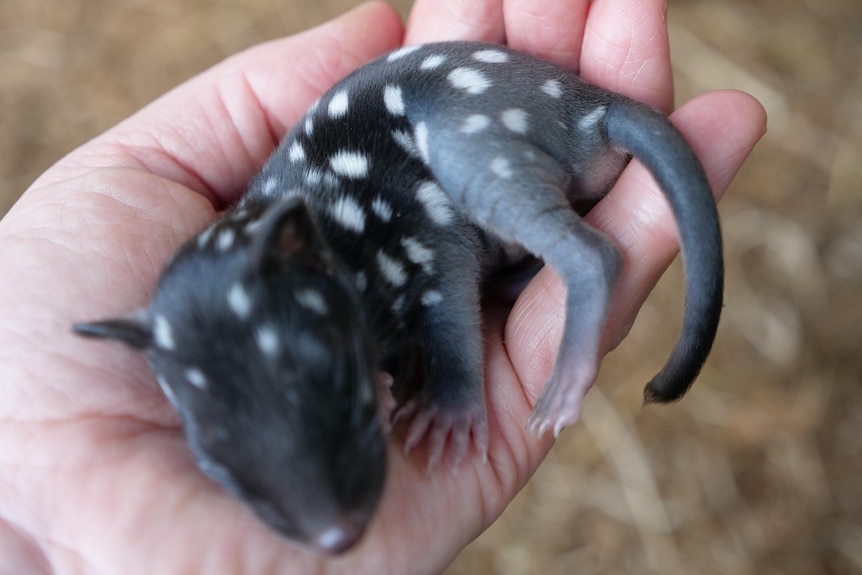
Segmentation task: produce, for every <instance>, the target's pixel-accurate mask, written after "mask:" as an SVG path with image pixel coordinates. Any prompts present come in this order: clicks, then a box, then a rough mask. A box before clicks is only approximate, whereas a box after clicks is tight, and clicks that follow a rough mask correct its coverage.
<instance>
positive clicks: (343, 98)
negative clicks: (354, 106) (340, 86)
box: [327, 90, 350, 118]
mask: <svg viewBox="0 0 862 575" xmlns="http://www.w3.org/2000/svg"><path fill="white" fill-rule="evenodd" d="M349 107H350V99H349V98H348V97H347V90H340V91H338V92H336V93H335V94H333V95H332V99H330V100H329V106H328V107H327V111H328V112H329V117H330V118H340V117H342V116H344V115H345V114H346V113H347V110H348V108H349Z"/></svg>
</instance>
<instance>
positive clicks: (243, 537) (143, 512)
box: [0, 0, 764, 574]
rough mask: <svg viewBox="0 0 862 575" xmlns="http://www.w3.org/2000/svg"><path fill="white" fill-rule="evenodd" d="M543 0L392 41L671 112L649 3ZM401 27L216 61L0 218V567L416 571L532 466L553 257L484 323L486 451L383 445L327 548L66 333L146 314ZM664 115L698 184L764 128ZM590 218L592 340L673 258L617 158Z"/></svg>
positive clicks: (369, 16)
mask: <svg viewBox="0 0 862 575" xmlns="http://www.w3.org/2000/svg"><path fill="white" fill-rule="evenodd" d="M540 4H543V5H542V6H541V7H540V8H537V6H538V4H537V3H535V2H528V1H526V0H520V1H515V0H506V1H505V2H504V1H502V0H479V1H476V0H448V1H435V0H417V3H416V5H415V7H414V10H413V14H412V17H411V20H410V22H409V23H408V26H407V30H406V37H405V40H406V42H408V43H415V42H420V41H431V40H454V39H479V40H489V41H498V42H502V41H504V40H505V41H507V42H508V43H509V45H511V46H512V47H514V48H516V49H520V50H523V51H526V52H530V53H533V54H536V55H538V56H541V57H544V58H546V59H550V60H552V61H554V62H556V63H558V64H561V65H565V66H568V67H570V68H574V69H579V70H580V73H581V74H582V75H583V76H584V77H585V78H586V79H587V80H588V81H590V82H593V83H595V84H598V85H601V86H604V87H607V88H610V89H613V90H616V91H619V92H623V93H626V94H628V95H630V96H632V97H634V98H636V99H640V100H642V101H646V102H647V103H650V104H653V105H655V106H657V107H660V108H662V109H664V110H666V111H669V110H670V108H671V101H672V91H671V76H670V65H669V60H668V48H667V37H666V31H665V28H664V20H663V13H662V10H663V5H664V3H663V2H661V1H658V0H649V1H643V0H600V1H597V2H593V3H592V4H590V3H589V2H587V1H586V0H561V1H559V2H556V3H553V5H550V4H552V3H540ZM544 4H547V5H544ZM588 11H589V15H588V14H587V13H588ZM369 30H373V33H369ZM402 34H404V30H403V29H402V26H401V24H400V22H399V21H398V19H397V17H396V15H395V14H394V12H393V11H392V10H391V9H390V8H388V7H386V6H384V5H382V4H371V5H366V6H364V7H362V8H359V9H357V10H356V11H354V12H351V13H350V14H348V15H345V16H344V17H342V18H339V19H338V20H336V21H333V22H331V23H329V24H327V25H324V26H323V27H321V28H318V29H315V30H312V31H310V32H308V33H305V34H302V35H298V36H295V37H291V38H287V39H283V40H278V41H275V42H270V43H268V44H265V45H262V46H258V47H255V48H252V49H251V50H249V51H246V52H244V53H242V54H239V55H237V56H234V57H233V58H230V59H228V60H226V61H225V62H223V63H221V64H219V65H217V66H216V67H214V68H213V69H211V70H209V71H207V72H205V73H204V74H202V75H200V76H199V77H197V78H195V79H193V80H191V81H189V82H188V83H186V84H184V85H182V86H180V87H179V88H177V89H176V90H174V91H172V92H171V93H169V94H167V95H166V96H164V97H163V98H161V99H159V100H158V101H156V102H154V103H153V104H151V105H150V106H148V107H146V108H145V109H144V110H142V111H140V112H139V113H137V114H136V115H134V116H132V117H131V118H129V119H128V120H126V121H125V122H123V123H121V124H120V125H118V126H117V127H115V128H113V129H112V130H109V131H108V132H106V133H105V134H103V135H101V136H99V137H98V138H96V139H95V140H93V141H92V142H90V143H88V144H86V145H85V146H82V147H81V148H79V149H78V150H76V151H75V152H73V153H72V154H70V155H69V156H67V157H66V158H64V159H63V160H61V161H60V162H58V163H57V164H56V165H55V166H54V167H52V168H51V169H50V170H49V171H48V172H46V173H45V174H44V175H43V176H42V177H40V178H39V179H38V180H37V181H36V182H35V183H34V184H33V186H32V187H31V188H30V189H29V190H28V191H27V193H26V194H25V196H24V197H23V198H22V199H21V200H20V201H19V203H18V204H17V205H16V206H15V207H14V208H13V210H12V211H11V212H10V213H9V214H8V216H7V217H6V218H5V219H4V220H3V221H2V222H0V261H3V262H4V265H5V266H6V270H5V272H4V274H3V276H2V278H0V318H2V323H0V453H2V454H3V459H2V464H0V557H2V558H4V559H6V558H8V561H9V565H8V566H7V565H2V567H5V568H7V569H8V570H9V572H12V573H33V574H38V573H50V572H54V571H56V572H58V573H63V572H104V573H138V572H139V573H160V574H161V573H165V574H171V573H184V572H195V573H197V572H213V573H248V574H257V573H294V572H295V573H306V572H322V571H325V572H332V573H339V572H349V573H364V572H368V573H372V572H373V573H435V572H439V571H441V570H442V569H443V568H444V567H445V566H446V565H447V564H448V563H449V562H450V561H451V560H452V558H453V557H454V556H455V554H457V553H458V551H460V550H461V549H462V548H463V547H464V546H465V545H466V544H467V543H468V542H469V541H470V540H472V539H473V538H474V537H475V536H476V535H477V534H478V533H480V532H481V531H482V530H484V529H485V528H486V527H487V526H488V525H490V523H492V522H493V521H494V520H495V519H496V518H497V517H498V516H499V514H500V513H501V512H502V511H503V509H504V508H505V507H506V505H507V504H508V503H509V501H510V500H511V499H512V497H513V496H514V495H515V493H517V491H518V490H519V489H520V487H521V486H522V485H523V484H524V482H525V481H526V480H527V479H528V478H529V477H530V475H531V474H532V473H533V471H534V470H535V469H536V467H537V466H538V464H539V463H540V462H541V460H542V458H543V457H544V455H545V454H546V453H547V450H548V449H549V447H550V444H551V442H550V440H549V439H548V438H541V439H537V438H533V437H531V436H529V435H528V434H527V433H526V431H525V425H524V424H525V422H526V420H527V417H528V415H529V411H530V408H531V406H532V404H533V403H534V401H535V400H536V398H537V397H538V394H539V392H540V391H541V387H542V386H543V385H544V382H545V381H546V379H547V377H548V374H549V372H550V369H551V366H552V364H553V360H554V357H555V354H556V350H557V346H558V343H559V337H560V333H561V329H562V324H561V319H562V310H563V309H564V305H563V302H564V291H565V290H564V288H563V286H562V284H561V283H560V282H559V281H558V280H557V279H556V277H555V276H554V274H553V273H552V272H551V271H550V270H544V271H542V272H541V273H540V274H539V276H538V277H537V278H536V279H535V280H534V281H533V282H532V283H531V284H530V286H528V288H527V290H526V291H525V292H524V293H523V294H522V295H521V297H520V298H519V300H518V302H517V303H516V305H515V307H514V308H513V309H512V310H511V311H509V310H504V309H498V308H495V309H489V310H488V311H487V314H486V334H485V336H486V356H487V367H486V377H487V381H486V388H487V394H488V412H489V430H490V434H491V435H490V444H489V453H488V457H489V462H488V464H482V463H481V461H479V460H478V459H477V460H476V461H468V462H465V463H464V464H462V466H461V467H460V468H459V469H458V470H457V471H458V473H457V474H456V475H453V474H451V473H450V472H449V471H448V470H446V469H444V468H441V469H438V470H437V471H436V472H434V473H432V474H430V475H429V474H427V473H426V472H425V468H424V465H423V464H422V462H421V461H416V460H414V459H412V458H405V457H403V456H402V455H400V452H401V450H400V449H399V448H397V447H394V448H392V449H390V467H389V477H388V479H387V486H386V491H385V493H384V497H383V500H382V502H381V507H380V509H379V512H378V515H377V517H376V518H375V520H374V521H373V523H372V526H371V528H370V530H369V532H368V533H367V534H366V536H365V538H364V540H363V541H362V542H361V543H360V545H359V546H358V547H357V548H356V549H354V550H353V551H351V552H350V553H348V554H347V555H345V556H343V557H339V558H337V559H324V558H321V557H319V556H316V555H313V554H310V553H307V552H305V551H302V550H300V549H297V548H295V547H293V546H291V545H289V544H288V543H286V542H285V541H284V540H283V539H281V538H280V537H279V536H277V535H276V534H274V533H273V532H272V531H270V530H269V529H268V528H267V527H265V526H264V524H263V523H262V522H260V521H258V520H257V519H256V518H255V517H254V515H253V514H252V513H251V512H249V511H248V510H247V509H246V507H245V506H244V505H242V504H241V503H239V502H238V501H236V500H234V499H233V498H231V497H229V496H228V495H226V494H225V493H224V492H222V491H221V490H220V489H219V488H218V487H217V486H215V485H214V484H212V483H211V482H209V481H208V480H207V479H205V478H204V476H203V475H202V474H201V473H200V472H199V471H198V470H197V469H196V468H195V466H194V463H193V462H192V460H191V458H190V457H189V455H188V452H187V449H186V446H185V443H184V440H183V437H182V434H181V430H180V428H179V421H178V419H177V417H176V415H175V414H174V412H173V411H172V409H171V408H170V407H169V405H168V404H167V401H166V400H165V398H164V396H163V395H162V393H161V391H160V390H159V389H158V387H157V386H156V385H155V382H154V381H153V379H152V375H151V372H150V370H149V369H148V368H147V366H146V365H145V363H144V361H143V359H142V358H141V357H139V356H138V355H136V354H135V353H133V352H130V351H127V350H125V349H121V348H119V347H117V348H110V349H108V348H106V347H104V346H94V345H92V344H90V343H87V342H83V341H80V340H78V339H76V338H74V337H73V336H71V335H70V334H69V326H70V325H71V323H72V322H74V321H77V320H80V319H84V318H90V317H101V316H116V315H123V314H125V313H127V312H128V311H129V310H132V309H135V308H136V307H139V306H142V305H144V304H145V303H146V301H147V299H148V294H150V293H151V291H152V288H153V286H154V285H155V283H156V279H157V277H158V275H159V273H160V272H161V269H162V266H163V264H164V262H165V261H166V260H167V259H168V257H170V255H171V254H172V253H173V252H174V250H175V249H176V248H177V247H178V246H179V245H180V244H181V243H183V242H184V241H185V240H186V239H187V238H188V237H189V236H191V235H192V234H193V233H194V232H196V231H197V230H200V229H201V228H203V227H204V226H205V224H206V223H207V222H209V221H211V220H212V219H213V218H214V217H215V215H216V211H217V210H219V209H221V208H223V207H225V206H226V205H228V204H230V203H231V202H233V201H234V200H235V199H236V198H237V197H238V195H239V194H240V193H241V191H242V189H243V187H244V186H245V184H246V183H247V182H248V180H249V179H250V178H251V177H252V175H253V174H254V173H255V172H256V170H257V169H258V168H259V167H260V166H261V165H262V164H263V162H264V161H265V159H266V158H267V157H268V155H269V154H270V153H271V151H272V150H273V148H274V146H275V145H276V143H277V141H278V140H279V138H280V137H281V136H282V135H284V133H285V132H286V131H287V129H288V127H289V126H291V125H292V124H293V123H294V122H295V121H296V120H297V118H299V116H300V115H301V114H302V113H303V112H304V111H305V109H306V108H307V107H308V105H310V103H311V102H312V101H313V100H314V99H315V98H316V97H317V96H318V95H319V94H320V93H322V92H323V91H324V90H326V89H327V88H328V87H329V86H330V85H331V84H333V83H334V82H335V81H336V80H337V79H339V78H340V77H341V76H343V75H344V74H346V73H347V72H349V71H350V70H352V69H353V68H355V67H357V66H359V65H361V64H363V63H364V62H365V61H367V60H369V59H371V58H372V57H374V56H376V55H378V54H381V53H383V52H385V51H387V50H389V49H392V48H395V47H397V46H398V45H399V44H400V43H401V41H402ZM672 119H673V120H674V122H675V123H676V124H677V126H678V127H679V128H680V130H681V131H682V132H683V133H684V134H685V135H686V137H687V139H688V140H689V142H690V143H691V144H692V146H693V148H694V149H695V151H696V152H697V153H698V155H699V156H700V158H701V160H702V161H703V162H704V165H705V168H706V171H707V173H708V174H709V176H710V180H711V183H712V185H713V187H714V189H715V190H716V192H718V193H720V192H722V191H723V190H724V189H725V188H726V187H727V185H728V183H729V181H730V179H731V178H732V176H733V175H734V174H735V172H736V170H737V169H738V168H739V165H740V164H741V162H742V160H743V159H744V158H745V156H746V155H747V153H748V151H749V150H750V149H751V147H752V146H753V145H754V143H755V142H756V140H757V139H758V138H759V137H760V136H761V135H762V133H763V127H764V115H763V111H762V109H761V108H760V107H759V105H757V104H756V102H754V101H753V100H752V99H751V98H749V97H747V96H744V95H742V94H739V93H734V92H718V93H712V94H707V95H704V96H702V97H700V98H698V99H696V100H694V101H692V102H689V103H688V104H686V105H685V106H683V107H682V108H680V109H679V110H678V111H677V112H675V113H674V115H673V116H672ZM588 220H589V221H590V222H591V223H592V224H593V225H595V226H596V227H597V228H599V229H601V230H602V231H603V232H605V233H606V234H607V235H608V236H609V237H611V238H612V239H613V240H614V241H615V242H616V243H617V245H618V246H619V247H620V248H621V249H622V251H623V254H624V257H625V261H626V263H627V265H626V267H625V269H624V270H623V274H622V276H621V277H620V280H619V285H618V288H617V290H616V292H615V299H614V303H613V307H612V311H611V316H610V318H609V321H608V327H607V330H606V345H605V347H606V348H610V347H611V346H612V344H614V343H615V342H616V341H618V340H619V339H621V337H622V335H623V334H624V333H625V331H626V330H627V328H628V326H629V325H630V324H631V322H632V321H633V320H634V315H635V313H636V311H637V309H638V308H639V307H640V305H641V303H642V302H643V299H644V298H645V297H646V294H647V293H648V292H649V290H650V289H651V288H652V286H653V285H654V283H655V281H657V279H658V277H659V276H660V274H661V273H662V271H663V270H664V269H665V268H666V267H667V265H668V264H669V262H670V261H671V259H672V258H673V256H674V254H675V252H676V240H675V232H674V230H675V226H674V224H673V220H672V218H671V216H670V213H669V211H668V210H667V208H666V204H665V201H664V199H663V197H662V195H661V193H660V192H659V191H658V190H657V188H656V187H655V184H654V183H653V181H652V179H651V177H649V176H648V174H647V173H646V171H645V170H643V169H642V168H641V167H640V166H639V165H636V164H635V165H632V166H630V167H629V168H628V169H627V170H626V172H625V173H624V174H623V176H622V178H621V179H620V181H619V183H618V184H617V186H616V187H615V189H614V190H613V192H612V193H611V194H610V195H609V196H608V197H607V198H606V199H605V200H603V201H602V202H601V203H600V204H599V205H598V206H597V207H596V208H595V209H594V210H593V211H592V212H591V213H590V215H589V217H588ZM635 264H636V265H635ZM504 341H505V342H506V343H505V346H504V344H503V342H504ZM12 561H16V563H12Z"/></svg>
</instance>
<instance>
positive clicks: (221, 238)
mask: <svg viewBox="0 0 862 575" xmlns="http://www.w3.org/2000/svg"><path fill="white" fill-rule="evenodd" d="M234 238H236V232H235V231H233V228H226V229H224V230H222V232H221V233H220V234H219V235H218V239H217V240H216V247H217V248H218V249H219V250H221V251H225V250H228V249H230V247H231V246H232V245H233V240H234Z"/></svg>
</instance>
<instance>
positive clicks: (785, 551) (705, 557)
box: [0, 0, 862, 575]
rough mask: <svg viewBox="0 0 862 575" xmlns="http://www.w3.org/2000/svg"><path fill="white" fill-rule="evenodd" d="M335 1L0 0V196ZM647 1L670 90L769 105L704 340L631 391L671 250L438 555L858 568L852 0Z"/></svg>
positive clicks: (859, 146) (861, 125)
mask: <svg viewBox="0 0 862 575" xmlns="http://www.w3.org/2000/svg"><path fill="white" fill-rule="evenodd" d="M355 4H357V2H355V1H349V0H329V1H326V0H324V1H317V0H279V1H278V2H276V1H274V0H179V1H178V0H125V1H124V2H113V1H109V0H0V215H2V214H3V213H5V211H6V209H8V207H9V206H11V205H12V203H13V202H14V201H15V200H16V198H17V197H18V196H19V195H20V194H21V193H22V192H23V191H24V190H25V189H26V188H27V186H28V185H29V184H30V182H32V181H33V179H35V177H36V176H37V175H38V174H39V173H41V172H42V171H43V170H44V169H46V168H47V167H49V166H50V165H51V164H52V163H53V162H55V161H56V160H57V159H58V158H60V157H61V156H62V155H63V154H65V153H66V152H68V151H70V150H71V149H73V148H74V147H76V146H78V145H80V144H81V143H83V142H85V141H86V140H88V139H89V138H91V137H93V136H94V135H96V134H98V133H99V132H101V131H102V130H104V129H105V128H107V127H109V126H111V125H112V124H114V123H116V122H117V121H119V120H121V119H122V118H124V117H125V116H127V115H128V114H130V113H131V112H133V111H135V110H136V109H138V108H139V107H141V106H142V105H144V104H146V103H147V102H149V101H150V100H152V99H153V98H155V97H157V96H158V95H160V94H161V93H163V92H165V91H166V90H168V89H170V88H171V87H172V86H174V85H176V84H177V83H179V82H181V81H183V80H185V79H186V78H188V77H190V76H191V75H193V74H195V73H197V72H199V71H201V70H203V69H204V68H206V67H207V66H209V65H211V64H213V63H215V62H217V61H219V60H221V59H222V58H224V57H225V56H227V55H229V54H232V53H234V52H236V51H238V50H241V49H243V48H245V47H247V46H250V45H252V44H255V43H257V42H260V41H263V40H267V39H270V38H275V37H278V36H282V35H285V34H291V33H294V32H297V31H300V30H302V29H304V28H307V27H309V26H312V25H315V24H317V23H320V22H322V21H323V20H326V19H328V18H330V17H333V16H335V15H337V14H339V13H341V12H343V11H345V10H347V9H349V8H350V7H352V6H353V5H355ZM668 4H669V12H670V15H669V25H670V35H671V45H672V51H673V57H674V67H675V70H676V81H677V101H678V102H683V101H685V100H687V99H689V98H691V97H692V96H694V95H696V94H699V93H702V92H704V91H707V90H711V89H716V88H738V89H742V90H745V91H748V92H750V93H752V94H754V95H755V96H756V97H758V98H759V99H760V101H761V102H763V103H764V105H765V106H766V108H767V110H768V112H769V116H770V120H769V133H768V134H767V135H766V137H765V139H764V140H763V142H762V143H761V144H760V145H759V146H758V148H757V149H756V150H755V152H754V154H753V155H752V156H751V158H750V159H749V160H748V162H747V164H746V166H745V167H744V168H743V170H742V172H741V173H740V175H739V176H738V177H737V179H736V181H735V182H734V184H733V186H732V188H731V193H730V194H729V195H728V197H727V198H726V199H725V200H724V201H723V202H722V205H721V212H722V216H723V221H724V232H725V241H726V257H727V265H728V280H727V295H726V311H725V315H724V317H723V322H722V326H721V330H720V335H719V339H718V342H717V345H716V349H715V352H714V354H713V356H712V358H711V360H710V362H709V363H708V365H707V367H706V369H705V371H704V373H703V375H702V376H701V377H700V379H699V381H698V383H697V384H696V386H695V387H694V389H693V390H692V392H691V393H690V394H689V395H688V396H687V397H686V398H685V400H684V401H682V402H681V403H679V404H678V405H674V406H670V407H660V408H659V407H650V408H647V409H642V408H641V390H642V386H643V384H644V383H645V382H646V381H647V380H648V379H649V377H650V376H652V375H653V373H654V372H655V371H656V370H657V369H658V368H659V367H660V366H661V363H662V361H663V360H664V357H665V356H666V354H667V353H668V351H669V349H670V347H671V345H672V344H673V342H674V341H675V338H676V337H677V333H678V332H677V330H678V325H679V324H678V322H679V317H680V311H681V310H680V303H681V299H680V298H681V294H680V292H681V286H682V283H681V277H680V267H679V265H678V263H677V265H676V266H675V267H674V268H673V269H672V270H671V272H670V273H669V274H668V275H667V276H666V278H665V279H664V280H663V281H662V283H661V284H660V285H659V287H658V288H657V290H656V291H655V293H654V294H653V296H652V297H651V298H650V300H649V301H648V302H647V304H646V306H645V307H644V309H643V311H642V312H641V314H640V317H639V319H638V322H637V324H636V325H635V328H634V329H633V331H632V333H631V335H630V337H629V338H628V339H627V340H626V341H625V342H624V344H623V345H622V346H621V347H620V349H618V350H617V351H615V352H614V353H613V354H611V355H610V356H609V357H608V358H607V360H606V361H605V364H604V368H603V371H602V375H601V378H600V381H599V383H598V385H597V387H596V388H594V390H593V391H592V392H591V393H590V395H589V396H588V400H587V403H586V406H585V408H584V416H583V421H582V422H581V423H580V424H579V425H577V426H576V427H574V428H572V429H570V430H567V431H566V432H565V433H564V434H563V436H562V437H561V439H560V440H559V442H558V444H557V445H556V447H555V448H554V451H553V452H552V454H551V456H550V457H549V458H548V460H547V461H546V462H545V463H544V464H543V466H542V467H541V469H540V470H539V472H538V473H537V474H536V476H535V477H534V478H533V480H532V481H531V482H530V484H529V485H528V486H527V487H526V488H525V489H524V491H523V492H522V493H521V494H520V495H519V496H518V498H517V499H516V500H515V502H514V503H513V504H512V505H511V507H510V508H509V509H508V510H507V512H506V513H505V514H504V515H503V517H502V519H501V520H500V521H499V522H498V523H497V524H495V525H494V526H493V527H492V528H491V529H490V530H489V531H488V532H487V533H485V534H484V535H483V536H482V537H480V538H479V539H478V540H477V541H475V542H474V543H473V544H472V545H471V546H470V547H469V548H468V549H467V550H465V551H464V552H463V553H462V554H461V556H460V557H459V558H458V559H457V561H456V562H455V563H454V564H453V565H452V566H451V567H450V568H449V570H448V571H447V572H446V573H447V575H464V574H468V573H469V574H480V575H484V574H500V575H502V574H539V573H542V574H563V573H578V574H603V573H608V574H610V573H662V574H676V573H680V574H682V573H705V574H713V573H715V574H719V573H721V574H736V575H747V574H758V575H772V574H776V575H777V574H800V575H802V574H806V575H807V574H845V573H862V354H860V353H859V352H860V351H862V350H860V347H862V346H860V342H862V290H860V288H862V217H860V216H862V161H860V160H862V2H860V1H859V0H726V1H724V2H714V1H711V0H668ZM396 5H397V7H398V9H399V10H400V11H401V13H402V14H403V15H406V14H407V12H408V11H409V6H410V2H408V1H400V2H397V3H396Z"/></svg>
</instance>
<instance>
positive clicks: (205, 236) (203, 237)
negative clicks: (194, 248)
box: [198, 222, 218, 248]
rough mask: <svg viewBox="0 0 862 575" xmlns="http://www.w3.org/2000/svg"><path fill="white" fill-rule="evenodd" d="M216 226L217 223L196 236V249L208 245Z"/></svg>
mask: <svg viewBox="0 0 862 575" xmlns="http://www.w3.org/2000/svg"><path fill="white" fill-rule="evenodd" d="M217 224H218V222H216V223H213V224H211V225H210V227H208V228H207V229H205V230H204V231H203V232H201V234H200V235H199V236H198V247H199V248H202V247H204V246H206V245H207V244H208V243H209V241H210V238H211V237H212V235H213V231H214V230H215V228H216V225H217Z"/></svg>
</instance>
